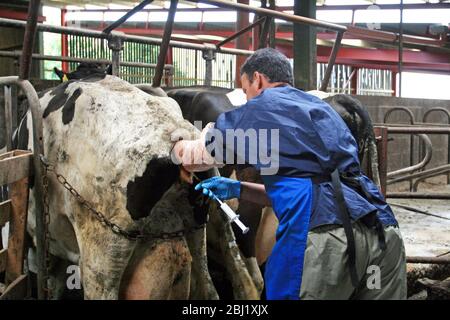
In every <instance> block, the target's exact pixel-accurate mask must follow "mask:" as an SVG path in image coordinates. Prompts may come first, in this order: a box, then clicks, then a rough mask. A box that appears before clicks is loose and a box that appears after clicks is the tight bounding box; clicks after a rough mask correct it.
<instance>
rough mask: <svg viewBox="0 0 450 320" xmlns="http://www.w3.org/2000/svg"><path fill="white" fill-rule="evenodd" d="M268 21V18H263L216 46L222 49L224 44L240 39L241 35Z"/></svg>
mask: <svg viewBox="0 0 450 320" xmlns="http://www.w3.org/2000/svg"><path fill="white" fill-rule="evenodd" d="M265 20H266V17H262V18H261V19H258V20H256V21H255V22H253V23H252V24H249V25H248V26H247V27H245V28H243V29H241V30H239V31H238V32H236V33H234V34H232V35H231V36H229V37H228V38H226V39H224V40H222V41H220V42H219V43H217V44H216V48H220V47H222V46H223V45H224V44H226V43H228V42H230V41H233V40H234V39H236V38H237V37H239V36H240V35H242V34H244V33H246V32H247V31H249V30H251V29H253V28H254V27H256V26H258V25H260V24H261V23H262V22H263V21H265Z"/></svg>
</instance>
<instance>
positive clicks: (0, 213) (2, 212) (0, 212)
mask: <svg viewBox="0 0 450 320" xmlns="http://www.w3.org/2000/svg"><path fill="white" fill-rule="evenodd" d="M10 212H11V200H6V201H3V202H1V203H0V228H2V227H4V226H5V224H6V223H7V222H8V221H9V216H10Z"/></svg>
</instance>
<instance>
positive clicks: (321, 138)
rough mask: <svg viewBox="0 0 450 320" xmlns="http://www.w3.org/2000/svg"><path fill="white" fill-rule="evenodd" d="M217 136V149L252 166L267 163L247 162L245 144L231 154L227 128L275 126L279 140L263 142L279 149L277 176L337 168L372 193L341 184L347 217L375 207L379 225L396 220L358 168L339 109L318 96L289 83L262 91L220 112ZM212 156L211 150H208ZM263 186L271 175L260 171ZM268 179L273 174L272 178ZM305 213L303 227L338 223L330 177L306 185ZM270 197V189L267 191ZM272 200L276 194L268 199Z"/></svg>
mask: <svg viewBox="0 0 450 320" xmlns="http://www.w3.org/2000/svg"><path fill="white" fill-rule="evenodd" d="M215 128H216V129H218V130H219V131H220V132H221V133H222V136H223V142H222V144H223V154H226V152H227V150H228V151H230V150H231V151H232V152H234V153H235V160H237V159H241V160H242V159H243V161H244V162H245V163H247V164H248V163H250V164H251V165H253V166H254V167H255V168H256V169H258V170H261V169H262V168H265V167H268V166H269V165H268V164H266V163H263V162H262V161H260V159H259V158H258V161H256V163H254V162H253V163H251V161H249V160H251V153H252V152H254V150H252V151H250V148H248V144H246V145H245V148H244V152H242V150H241V152H240V153H239V154H236V153H237V152H236V151H237V150H238V148H237V145H236V144H237V138H234V139H227V134H226V130H227V129H242V130H244V131H246V130H248V129H256V130H257V131H258V130H260V129H267V130H268V132H270V129H278V130H279V145H278V146H274V145H273V144H272V145H271V143H270V142H271V139H270V136H271V135H270V134H269V135H268V136H269V138H268V139H266V140H267V141H262V142H260V145H261V144H263V143H265V146H266V149H267V150H268V152H269V154H273V152H278V153H279V160H278V162H279V170H278V172H277V173H276V175H277V176H282V177H283V176H284V177H298V178H309V177H313V176H326V175H329V174H331V172H332V171H333V170H334V169H335V168H338V169H339V171H340V172H346V173H352V174H354V175H356V176H357V179H358V180H359V181H360V183H361V185H362V186H363V187H364V188H365V189H366V191H368V192H369V193H370V195H371V196H372V197H373V200H372V203H369V202H368V201H367V200H366V199H365V197H363V196H361V195H360V194H359V193H358V192H357V191H356V190H354V189H352V188H351V187H349V186H347V185H345V184H343V192H344V197H345V200H346V203H347V207H348V210H349V213H350V215H351V218H352V220H354V221H356V220H358V219H360V218H361V217H363V216H365V215H366V214H368V213H370V212H373V211H377V215H378V217H379V219H380V221H381V222H382V224H383V225H384V226H389V225H395V226H396V225H397V221H396V219H395V217H394V214H393V213H392V210H391V209H390V207H389V206H388V205H387V204H386V202H385V200H384V198H383V196H382V194H381V193H380V191H379V190H378V188H377V186H376V185H375V184H374V183H373V182H372V181H371V180H370V179H368V178H367V177H366V176H365V175H364V174H362V172H361V171H360V164H359V160H358V153H357V144H356V141H355V139H354V138H353V136H352V134H351V132H350V130H349V129H348V127H347V125H346V124H345V122H344V121H343V120H342V118H341V117H340V116H339V114H338V113H337V112H336V111H335V110H334V109H333V108H331V106H329V105H328V104H327V103H326V102H324V101H322V100H321V99H319V98H317V97H315V96H312V95H310V94H307V93H305V92H303V91H301V90H298V89H296V88H293V87H291V86H283V87H275V88H271V89H266V90H264V91H263V92H262V93H261V94H260V95H259V96H257V97H255V98H253V99H251V100H249V101H248V102H247V103H246V104H244V105H243V106H241V107H240V108H237V109H234V110H231V111H228V112H225V113H222V114H221V115H220V116H219V117H218V118H217V121H216V123H215ZM213 155H214V154H213ZM262 178H263V181H264V183H265V185H266V190H269V189H271V188H270V185H268V183H269V181H270V180H271V179H272V178H269V177H265V176H264V175H262ZM272 180H273V179H272ZM312 193H313V197H312V201H313V205H312V208H311V218H310V223H309V229H310V230H311V229H314V228H315V227H317V226H320V225H328V224H341V221H340V219H339V217H338V214H337V212H336V210H337V209H336V204H335V200H334V193H333V187H332V185H331V182H323V183H320V184H314V185H313V187H312ZM269 196H270V194H269ZM272 200H275V201H276V199H272Z"/></svg>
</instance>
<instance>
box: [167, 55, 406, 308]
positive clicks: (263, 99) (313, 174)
mask: <svg viewBox="0 0 450 320" xmlns="http://www.w3.org/2000/svg"><path fill="white" fill-rule="evenodd" d="M241 82H242V89H243V90H244V92H245V94H246V96H247V103H246V104H244V105H243V106H241V107H240V108H237V109H235V110H232V111H229V112H225V113H223V114H221V115H220V116H219V117H218V118H217V121H216V123H215V124H210V125H208V126H207V127H206V128H205V129H204V130H203V132H202V135H201V138H200V139H199V140H194V141H188V140H181V141H179V142H177V143H176V144H175V145H174V150H173V151H174V155H175V159H176V160H177V161H179V162H180V163H181V164H182V165H183V166H184V168H186V169H187V170H188V171H202V170H206V169H208V168H211V167H213V166H218V165H220V164H222V161H221V160H222V159H224V158H225V159H227V160H226V161H225V163H227V161H228V162H230V161H231V162H233V161H238V160H244V162H245V163H246V164H248V165H252V166H254V167H255V168H256V169H257V170H260V172H261V177H262V179H263V182H264V185H259V184H254V183H247V182H240V181H236V180H232V179H227V178H222V177H214V178H211V179H208V180H205V181H203V182H201V183H200V184H198V185H197V186H196V188H197V189H203V193H204V194H206V195H209V196H213V194H214V195H216V196H217V197H218V198H220V199H222V200H226V199H231V198H242V199H246V200H249V201H253V202H257V203H260V204H263V205H266V206H267V205H271V206H272V207H273V210H274V212H275V214H276V216H277V218H278V220H279V226H278V229H277V233H276V244H275V246H274V248H273V251H272V253H271V256H270V258H269V259H268V262H267V265H266V271H265V286H266V294H267V298H268V299H299V298H300V299H350V298H353V299H404V298H406V262H405V252H404V246H403V241H402V238H401V235H400V232H399V229H398V223H397V221H396V219H395V217H394V215H393V213H392V211H391V209H390V207H389V206H388V205H387V204H386V202H385V200H384V199H383V196H382V195H381V194H380V192H379V190H378V188H377V187H376V186H375V185H374V183H373V182H372V181H370V180H369V179H368V178H367V177H366V176H365V175H363V174H362V172H361V169H360V164H359V161H358V155H357V151H358V150H357V144H356V141H355V139H354V138H353V136H352V135H351V133H350V131H349V129H348V128H347V126H346V125H345V123H344V121H343V120H342V119H341V117H340V116H339V115H338V114H337V113H336V112H335V111H334V110H333V109H332V108H331V107H330V106H329V105H328V104H326V103H325V102H323V101H322V100H320V99H319V98H316V97H314V96H311V95H309V94H307V93H305V92H303V91H301V90H298V89H295V88H293V87H292V83H293V77H292V68H291V66H290V63H289V61H288V59H287V58H286V57H285V56H284V55H282V54H281V53H279V52H277V51H276V50H274V49H261V50H258V51H256V52H255V53H254V54H253V55H252V56H250V57H249V58H248V59H247V60H246V62H245V63H244V65H243V66H242V68H241ZM232 129H241V130H244V131H246V130H256V131H259V132H264V133H266V132H269V131H271V132H273V130H274V129H276V130H277V134H278V136H277V137H278V141H276V142H277V143H275V144H274V143H273V142H272V143H269V142H268V141H269V139H265V140H264V141H262V140H261V139H260V138H259V137H260V135H256V136H257V137H258V139H259V140H258V141H257V142H258V143H257V145H258V147H266V148H267V149H268V151H269V152H268V154H270V155H273V154H275V153H276V154H277V156H278V162H277V164H278V170H277V171H276V172H275V173H273V172H272V171H270V173H269V174H264V172H263V171H264V169H267V163H263V162H262V161H260V158H258V159H257V160H256V161H253V163H252V162H251V161H249V159H250V158H251V156H252V152H255V151H254V149H251V148H250V147H249V144H250V141H247V142H248V143H246V141H239V139H238V138H237V137H238V135H236V136H235V137H231V136H230V135H229V131H230V130H232ZM241 138H242V135H241ZM246 138H248V136H247V137H245V136H244V138H243V139H240V140H245V139H246ZM211 145H214V148H212V149H211ZM242 145H244V146H245V147H244V148H242ZM239 146H241V148H239ZM236 150H240V152H239V151H236ZM252 150H253V151H252ZM227 152H228V154H227ZM230 152H232V153H234V154H233V156H232V157H230V156H229V153H230ZM254 158H255V157H253V159H254Z"/></svg>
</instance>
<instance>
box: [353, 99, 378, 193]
mask: <svg viewBox="0 0 450 320" xmlns="http://www.w3.org/2000/svg"><path fill="white" fill-rule="evenodd" d="M352 99H354V98H352ZM354 100H355V102H356V104H357V107H356V108H355V111H356V113H357V114H358V115H359V117H360V118H361V119H362V120H363V122H364V123H365V127H366V128H367V132H366V134H365V139H364V140H365V141H364V154H365V153H366V152H367V155H368V157H369V159H368V161H369V164H370V169H371V171H372V180H373V182H374V183H375V184H376V185H377V186H378V188H380V187H381V182H380V171H379V169H378V152H377V141H376V138H375V133H374V131H373V125H372V119H371V118H370V115H369V112H368V111H367V109H366V108H365V107H364V106H363V104H362V103H361V102H360V101H359V100H357V99H354Z"/></svg>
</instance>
